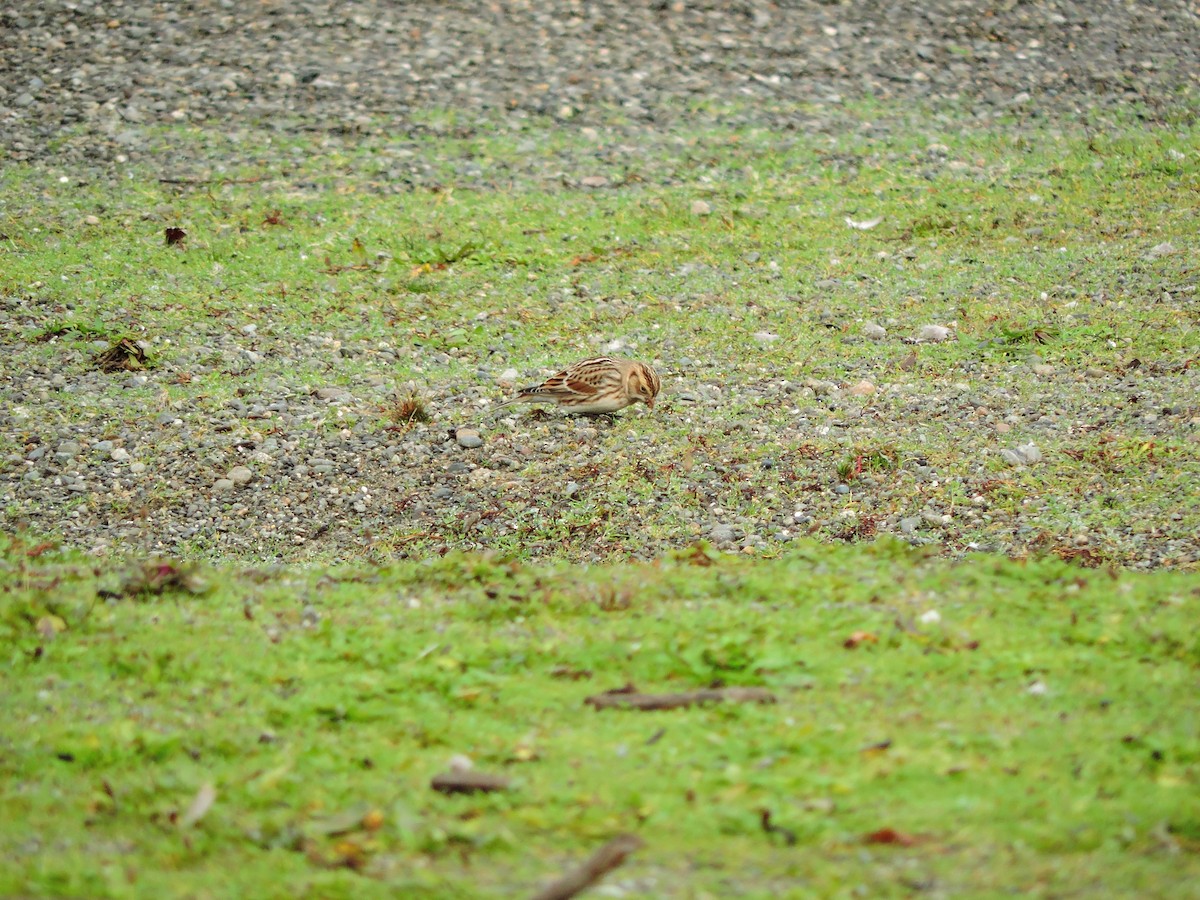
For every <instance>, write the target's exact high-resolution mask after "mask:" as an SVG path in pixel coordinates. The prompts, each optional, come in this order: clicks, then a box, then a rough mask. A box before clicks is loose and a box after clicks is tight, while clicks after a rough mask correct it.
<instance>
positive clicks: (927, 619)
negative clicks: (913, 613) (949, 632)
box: [921, 609, 942, 625]
mask: <svg viewBox="0 0 1200 900" xmlns="http://www.w3.org/2000/svg"><path fill="white" fill-rule="evenodd" d="M940 621H942V616H941V614H940V613H939V612H938V611H937V610H936V609H927V610H925V612H923V613H921V624H923V625H933V624H934V623H936V622H940Z"/></svg>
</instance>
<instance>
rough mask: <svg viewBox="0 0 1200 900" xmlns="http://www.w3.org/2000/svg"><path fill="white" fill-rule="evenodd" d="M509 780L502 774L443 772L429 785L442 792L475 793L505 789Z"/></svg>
mask: <svg viewBox="0 0 1200 900" xmlns="http://www.w3.org/2000/svg"><path fill="white" fill-rule="evenodd" d="M508 785H509V780H508V779H507V778H505V777H503V776H501V775H488V774H486V773H484V772H475V771H466V772H443V773H442V774H441V775H435V776H434V777H433V780H432V781H431V782H430V783H429V786H430V787H431V788H433V789H434V790H435V791H438V792H439V793H442V794H475V793H489V792H491V791H503V790H505V789H507V788H508Z"/></svg>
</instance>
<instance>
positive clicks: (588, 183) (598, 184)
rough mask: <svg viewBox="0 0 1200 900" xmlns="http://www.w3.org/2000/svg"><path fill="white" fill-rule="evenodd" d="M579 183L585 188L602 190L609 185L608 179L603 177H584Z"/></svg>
mask: <svg viewBox="0 0 1200 900" xmlns="http://www.w3.org/2000/svg"><path fill="white" fill-rule="evenodd" d="M579 183H580V184H581V185H583V186H584V187H590V188H602V187H606V186H607V185H608V179H607V178H605V177H604V176H603V175H584V176H583V177H582V178H580V179H579Z"/></svg>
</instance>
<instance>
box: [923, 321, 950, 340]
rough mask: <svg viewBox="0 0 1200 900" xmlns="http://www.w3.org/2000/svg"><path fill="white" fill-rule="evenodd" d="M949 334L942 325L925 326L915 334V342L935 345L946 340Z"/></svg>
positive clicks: (948, 330)
mask: <svg viewBox="0 0 1200 900" xmlns="http://www.w3.org/2000/svg"><path fill="white" fill-rule="evenodd" d="M951 333H952V332H951V331H950V329H949V328H947V327H946V326H944V325H925V326H923V327H922V328H921V330H920V331H919V332H917V340H918V341H925V342H927V343H933V344H936V343H939V342H941V341H945V340H948V339H949V337H950V335H951Z"/></svg>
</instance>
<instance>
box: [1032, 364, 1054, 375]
mask: <svg viewBox="0 0 1200 900" xmlns="http://www.w3.org/2000/svg"><path fill="white" fill-rule="evenodd" d="M1030 368H1031V369H1032V370H1033V374H1034V375H1041V376H1043V377H1045V376H1046V375H1053V374H1054V366H1052V365H1050V364H1049V363H1034V364H1033V365H1032V366H1030Z"/></svg>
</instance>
